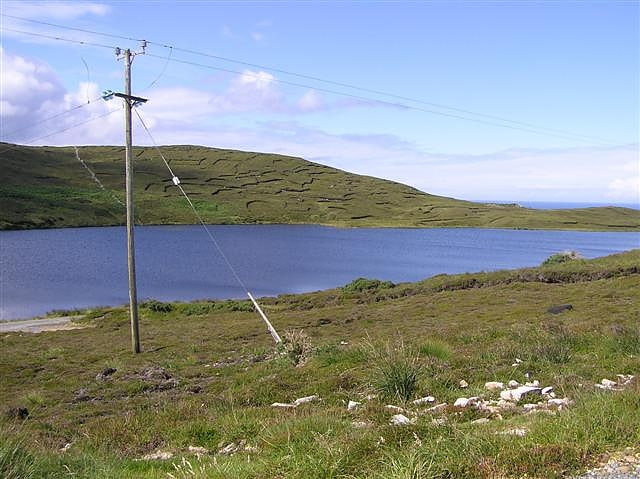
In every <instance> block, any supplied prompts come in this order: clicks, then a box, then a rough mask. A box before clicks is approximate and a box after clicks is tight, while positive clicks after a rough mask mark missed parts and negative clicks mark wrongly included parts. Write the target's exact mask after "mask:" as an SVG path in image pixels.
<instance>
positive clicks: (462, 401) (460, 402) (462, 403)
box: [453, 397, 469, 407]
mask: <svg viewBox="0 0 640 479" xmlns="http://www.w3.org/2000/svg"><path fill="white" fill-rule="evenodd" d="M468 405H469V398H464V397H463V398H458V399H456V400H455V402H454V403H453V407H467V406H468Z"/></svg>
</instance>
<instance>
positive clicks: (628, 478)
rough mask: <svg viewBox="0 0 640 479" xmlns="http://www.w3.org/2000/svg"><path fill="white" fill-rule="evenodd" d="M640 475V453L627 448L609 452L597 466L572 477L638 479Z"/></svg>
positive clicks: (579, 478) (582, 478)
mask: <svg viewBox="0 0 640 479" xmlns="http://www.w3.org/2000/svg"><path fill="white" fill-rule="evenodd" d="M639 477H640V453H635V454H634V451H633V449H631V448H627V449H625V450H624V451H620V452H616V453H613V454H608V455H606V456H605V458H604V461H603V462H602V463H601V464H600V465H599V466H598V467H596V468H594V469H591V470H589V471H586V472H585V473H584V474H582V475H580V476H574V477H572V478H571V479H605V478H606V479H637V478H639Z"/></svg>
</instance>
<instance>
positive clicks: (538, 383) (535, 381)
mask: <svg viewBox="0 0 640 479" xmlns="http://www.w3.org/2000/svg"><path fill="white" fill-rule="evenodd" d="M524 385H525V386H529V387H534V388H537V387H540V381H538V380H537V379H534V380H533V381H531V382H526V383H524Z"/></svg>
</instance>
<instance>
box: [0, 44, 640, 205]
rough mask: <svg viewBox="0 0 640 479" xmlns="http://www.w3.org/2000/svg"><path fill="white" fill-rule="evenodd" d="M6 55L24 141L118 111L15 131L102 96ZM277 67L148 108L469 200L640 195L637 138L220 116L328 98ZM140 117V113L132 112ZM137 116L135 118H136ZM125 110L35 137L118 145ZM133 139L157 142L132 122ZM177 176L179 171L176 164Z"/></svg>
mask: <svg viewBox="0 0 640 479" xmlns="http://www.w3.org/2000/svg"><path fill="white" fill-rule="evenodd" d="M0 54H1V60H2V71H1V75H2V77H1V83H2V89H1V92H0V93H1V94H0V102H1V103H0V106H1V113H2V120H3V139H4V140H8V141H20V140H22V141H26V140H28V139H30V138H35V137H36V136H41V135H45V134H47V133H50V132H51V133H53V132H56V131H60V130H62V129H66V128H70V127H72V126H74V125H76V124H78V123H81V122H84V121H85V120H88V119H90V118H93V117H96V116H99V115H102V114H104V113H107V112H110V111H116V110H121V102H120V101H119V100H117V99H116V100H114V101H111V102H108V103H105V102H103V101H98V102H95V103H91V104H89V105H86V106H84V107H82V108H79V109H77V110H74V111H73V112H71V113H68V114H64V115H61V116H60V117H58V118H56V119H55V120H54V121H48V122H43V123H41V124H38V125H34V126H33V128H31V129H27V130H25V131H22V132H20V133H19V134H15V135H10V136H9V137H8V138H5V136H6V133H7V132H11V131H12V130H14V129H17V128H18V127H21V126H26V125H33V124H34V123H35V122H37V121H40V120H42V119H44V118H47V117H49V116H51V115H55V114H57V113H60V112H62V111H65V110H68V109H70V108H72V107H74V106H78V105H81V104H83V103H85V102H86V99H87V95H88V96H89V97H90V98H95V97H98V96H99V92H100V89H99V85H97V84H95V83H81V84H79V85H78V87H77V88H76V89H75V90H74V91H72V92H69V91H66V90H65V88H64V87H63V86H62V84H61V82H60V80H59V78H58V77H57V75H56V74H55V72H54V71H52V69H51V68H50V67H49V66H48V65H46V64H44V63H42V62H39V61H37V60H32V59H27V58H24V57H20V56H18V55H10V54H7V53H6V52H4V51H3V50H2V49H0ZM274 80H275V78H274V77H273V75H271V74H269V73H266V72H260V71H258V72H255V71H251V70H247V71H245V72H243V73H242V74H241V75H238V76H237V77H235V78H234V79H233V80H232V81H231V82H230V83H229V85H228V87H227V88H226V89H225V90H224V91H222V92H207V91H203V90H198V89H191V88H156V89H155V90H152V91H150V92H149V94H148V96H149V97H150V98H152V101H150V102H149V103H148V104H146V105H144V106H143V107H141V112H142V114H143V115H144V118H145V120H146V122H147V124H148V125H149V126H150V128H152V131H153V135H154V137H155V139H156V141H158V142H159V143H161V144H200V145H206V146H215V147H221V148H236V149H244V150H251V151H264V152H274V153H282V154H288V155H294V156H301V157H304V158H306V159H309V160H311V161H316V162H319V163H324V164H328V165H331V166H334V167H337V168H341V169H344V170H348V171H352V172H355V173H360V174H366V175H372V176H377V177H382V178H388V179H392V180H395V181H399V182H402V183H407V184H410V185H412V186H415V187H417V188H419V189H421V190H423V191H426V192H429V193H434V194H440V195H445V196H453V197H458V198H465V199H487V200H514V201H518V200H520V201H526V200H548V201H590V202H611V201H615V202H629V203H630V202H637V201H638V182H639V181H640V179H639V173H640V172H639V171H638V169H639V166H638V161H637V159H638V154H639V151H638V145H637V144H634V145H626V146H619V147H610V148H569V149H553V150H534V149H528V150H515V149H514V150H507V151H502V152H497V153H494V154H490V155H460V154H438V153H433V152H426V151H424V150H422V149H420V148H419V147H417V146H416V145H414V144H412V143H410V142H408V141H406V140H404V139H402V138H399V137H396V136H393V135H362V134H353V133H350V134H331V133H328V132H326V131H324V130H322V129H320V128H312V127H307V126H304V125H302V124H300V123H298V122H295V121H269V122H262V123H257V124H256V123H250V124H246V126H243V127H231V126H228V125H221V124H220V123H218V124H214V123H212V121H213V120H215V121H218V122H224V121H226V120H225V119H224V117H225V115H235V114H238V113H246V112H265V113H272V114H273V113H276V114H283V115H286V116H285V118H287V117H289V118H290V117H291V115H294V114H300V113H304V112H309V111H314V110H317V109H322V108H325V109H326V108H331V107H336V108H338V107H342V106H341V105H337V106H336V105H335V104H334V105H326V104H325V102H324V101H323V99H322V97H320V96H319V95H317V93H316V92H314V91H308V92H306V93H304V94H303V95H302V96H301V97H297V98H291V97H288V96H286V95H285V94H284V93H283V92H282V91H281V90H279V89H278V85H277V83H276V82H275V81H274ZM134 118H135V116H134ZM136 124H137V122H136V121H135V120H134V125H136ZM122 128H123V125H122V116H121V115H119V114H116V113H114V114H113V115H109V116H107V117H105V118H100V119H98V120H95V121H92V122H90V123H86V124H83V125H81V126H78V127H74V128H72V129H69V130H68V131H63V132H60V133H57V134H55V135H53V136H50V137H48V138H46V139H42V140H41V141H38V142H37V144H49V145H73V144H121V143H122ZM135 142H136V143H137V144H147V145H148V144H150V140H149V139H148V138H147V137H146V134H145V133H144V131H141V130H140V128H139V126H135ZM178 174H179V172H178Z"/></svg>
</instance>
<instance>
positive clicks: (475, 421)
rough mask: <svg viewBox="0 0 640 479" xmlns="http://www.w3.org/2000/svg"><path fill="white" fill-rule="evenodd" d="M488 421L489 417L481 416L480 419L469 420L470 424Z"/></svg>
mask: <svg viewBox="0 0 640 479" xmlns="http://www.w3.org/2000/svg"><path fill="white" fill-rule="evenodd" d="M488 422H489V418H487V417H481V418H480V419H475V420H473V421H471V424H486V423H488Z"/></svg>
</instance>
